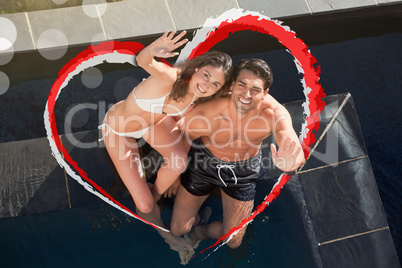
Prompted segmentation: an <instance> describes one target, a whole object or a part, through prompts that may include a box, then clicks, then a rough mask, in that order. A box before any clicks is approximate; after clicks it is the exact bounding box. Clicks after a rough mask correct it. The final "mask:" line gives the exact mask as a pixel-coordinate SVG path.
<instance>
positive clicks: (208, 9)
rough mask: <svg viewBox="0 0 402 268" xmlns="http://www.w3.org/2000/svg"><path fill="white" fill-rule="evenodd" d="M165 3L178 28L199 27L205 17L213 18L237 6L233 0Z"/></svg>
mask: <svg viewBox="0 0 402 268" xmlns="http://www.w3.org/2000/svg"><path fill="white" fill-rule="evenodd" d="M167 3H168V5H169V8H170V11H171V13H172V17H173V20H174V22H175V25H176V28H177V29H178V30H185V29H193V28H198V27H201V26H203V25H204V23H205V20H206V19H207V18H210V17H214V18H215V17H217V16H219V15H221V14H222V13H223V12H225V11H227V10H229V9H232V8H238V5H237V3H236V1H234V0H220V1H214V0H208V1H187V0H167ZM189 3H191V4H189Z"/></svg>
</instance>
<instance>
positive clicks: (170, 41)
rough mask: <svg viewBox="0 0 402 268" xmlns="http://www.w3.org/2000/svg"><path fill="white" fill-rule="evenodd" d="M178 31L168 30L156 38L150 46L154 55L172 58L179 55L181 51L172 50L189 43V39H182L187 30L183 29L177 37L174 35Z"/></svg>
mask: <svg viewBox="0 0 402 268" xmlns="http://www.w3.org/2000/svg"><path fill="white" fill-rule="evenodd" d="M175 34H176V32H174V31H173V32H171V33H169V31H166V32H165V33H164V34H163V35H162V36H161V37H159V38H158V39H156V40H155V41H154V42H153V43H152V44H151V45H149V46H150V49H151V51H152V53H153V54H154V56H156V57H159V58H170V57H174V56H177V55H179V52H172V51H174V50H175V49H176V48H178V47H181V46H182V45H184V44H185V43H187V41H188V39H183V40H180V39H181V38H182V37H183V36H184V35H185V34H186V31H182V32H181V33H180V34H179V35H177V36H176V37H175V36H174V35H175Z"/></svg>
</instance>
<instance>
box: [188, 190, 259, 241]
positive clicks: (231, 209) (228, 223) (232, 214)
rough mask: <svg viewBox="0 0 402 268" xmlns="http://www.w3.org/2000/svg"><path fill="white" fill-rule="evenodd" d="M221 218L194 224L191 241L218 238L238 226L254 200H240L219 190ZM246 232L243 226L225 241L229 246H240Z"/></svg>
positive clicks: (247, 215)
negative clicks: (206, 222)
mask: <svg viewBox="0 0 402 268" xmlns="http://www.w3.org/2000/svg"><path fill="white" fill-rule="evenodd" d="M221 194H222V207H223V220H222V221H216V222H212V223H210V224H206V225H199V226H196V227H195V228H194V229H193V231H192V232H191V233H190V238H191V240H192V241H197V240H203V239H215V240H217V239H219V238H220V237H222V236H223V235H224V234H226V233H227V232H229V230H230V229H232V228H233V227H236V226H239V225H240V223H241V221H242V220H244V219H245V218H247V217H249V216H250V214H251V212H252V210H253V206H254V200H250V201H240V200H237V199H234V198H232V197H230V196H228V195H227V194H226V193H225V192H224V191H222V190H221ZM245 233H246V227H243V229H241V231H240V232H238V233H237V234H236V235H235V236H233V238H232V239H231V240H230V241H229V242H228V243H227V245H228V246H229V247H230V248H237V247H239V246H240V244H241V242H242V240H243V236H244V234H245Z"/></svg>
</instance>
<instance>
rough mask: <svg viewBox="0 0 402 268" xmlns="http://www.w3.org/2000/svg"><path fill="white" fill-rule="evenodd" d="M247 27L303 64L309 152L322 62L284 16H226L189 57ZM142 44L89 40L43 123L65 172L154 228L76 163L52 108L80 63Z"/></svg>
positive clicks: (54, 93)
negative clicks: (277, 18)
mask: <svg viewBox="0 0 402 268" xmlns="http://www.w3.org/2000/svg"><path fill="white" fill-rule="evenodd" d="M243 30H252V31H256V32H259V33H263V34H269V35H271V36H273V37H275V38H276V39H277V40H278V41H279V42H280V43H282V44H283V45H284V46H285V47H286V48H287V49H288V50H289V51H290V53H291V54H292V55H293V56H294V57H295V63H296V66H298V69H299V71H300V70H302V72H303V79H304V80H303V81H302V82H304V83H303V87H304V93H305V95H306V103H308V104H307V106H305V108H307V109H308V111H307V117H306V119H305V125H304V127H305V128H306V129H305V130H303V133H302V135H303V136H304V137H303V141H302V147H303V152H304V154H305V156H306V157H307V156H308V154H309V150H310V146H311V145H312V144H313V143H314V142H315V141H316V139H315V134H314V133H313V132H312V130H315V131H317V130H318V127H319V123H320V117H319V114H320V113H321V112H322V110H323V109H324V107H325V102H324V101H323V100H322V98H323V97H324V96H325V93H324V91H323V88H322V87H321V85H320V84H319V82H318V81H319V73H320V68H319V66H316V67H314V64H316V63H317V60H316V59H315V58H314V57H313V56H312V55H311V53H310V52H309V50H308V47H307V45H305V44H304V43H303V41H302V40H301V39H299V38H297V37H296V34H295V33H294V32H293V31H290V30H287V29H286V27H283V26H282V25H281V24H280V22H278V21H273V20H270V19H269V18H267V17H264V16H261V15H260V14H258V13H250V12H248V13H244V15H242V16H241V17H240V18H238V19H235V20H233V21H230V20H229V19H228V20H225V21H222V22H221V23H220V24H219V26H217V27H215V28H214V29H213V30H211V31H210V32H208V34H207V35H206V39H205V40H204V41H203V42H200V43H199V44H198V45H197V46H196V47H195V48H194V49H193V50H192V52H191V54H190V55H189V57H188V58H189V59H191V58H194V57H196V56H198V55H201V54H203V53H205V52H207V51H209V50H210V49H211V48H212V47H213V46H214V45H215V44H217V43H219V42H220V41H222V40H223V39H226V38H227V37H228V36H229V33H234V32H237V31H243ZM143 48H144V46H143V45H142V44H140V43H137V42H118V41H108V42H103V43H100V44H99V45H97V46H91V47H89V48H88V49H87V50H85V51H82V52H81V53H80V54H78V55H77V56H76V57H75V58H73V59H72V60H71V61H70V62H69V63H68V64H66V65H65V66H64V67H63V68H62V69H61V71H60V72H59V77H58V78H57V79H56V81H55V82H54V84H53V86H52V88H51V90H50V93H49V96H48V101H47V103H46V108H45V113H44V123H45V129H46V132H47V137H48V139H49V143H50V147H51V149H52V153H53V155H54V157H55V158H56V160H57V161H58V163H59V164H60V165H61V166H62V167H64V168H65V169H66V171H67V173H68V174H69V175H70V176H71V177H72V178H73V179H75V180H77V181H78V182H79V183H80V184H82V185H83V186H84V188H85V189H87V190H88V191H89V192H91V193H92V194H95V195H97V196H99V197H101V198H102V199H103V200H104V201H105V202H107V203H109V204H110V205H112V206H114V207H116V208H118V209H120V210H121V211H123V212H125V213H126V214H128V215H130V216H132V217H134V218H137V219H139V220H141V221H143V222H145V223H147V224H149V225H151V226H152V227H154V228H157V229H163V228H161V227H159V226H157V225H154V224H152V223H150V222H148V221H146V220H144V219H142V218H141V217H139V216H138V215H136V214H135V213H134V212H132V211H130V210H129V209H128V208H127V207H125V206H123V205H122V204H121V203H119V202H118V201H117V200H115V199H114V198H113V197H112V196H110V195H109V194H108V193H107V192H105V191H104V190H103V189H102V188H101V187H100V186H98V185H97V184H96V183H95V182H94V181H93V180H91V179H90V178H89V177H88V175H87V174H86V173H85V172H84V171H83V170H82V169H81V168H79V167H78V165H77V163H76V162H75V161H74V160H73V159H72V158H71V156H70V155H69V154H68V152H67V150H66V148H65V147H64V146H63V144H62V143H61V140H60V136H59V135H58V132H57V125H56V119H55V114H54V108H55V104H56V100H57V98H58V96H59V94H60V91H61V89H62V88H63V87H65V86H66V85H67V83H68V80H69V79H71V75H70V74H72V73H74V72H77V70H78V69H79V68H80V66H81V68H82V65H83V64H84V63H85V62H87V61H90V60H91V59H94V58H97V57H102V56H106V55H109V54H115V55H129V56H133V57H134V55H136V54H138V52H139V51H140V50H141V49H143ZM299 67H300V68H299ZM70 166H72V167H73V169H74V170H75V171H76V172H78V175H77V174H76V173H75V172H74V170H73V169H71V168H70ZM289 179H290V176H289V175H288V174H282V175H281V176H280V177H279V179H278V182H277V183H276V184H275V186H274V187H273V189H272V191H271V192H270V193H269V194H268V195H267V196H266V197H265V199H264V201H263V202H262V203H261V204H260V205H259V206H257V208H256V210H255V211H254V212H253V213H252V214H251V216H250V217H248V218H246V219H244V220H243V221H242V222H241V224H240V225H239V226H237V227H234V228H232V229H231V230H230V231H229V232H228V233H227V234H225V235H224V236H222V237H221V238H220V239H218V240H217V241H216V243H214V244H213V245H211V246H210V247H208V248H206V249H205V250H203V251H201V252H200V253H199V254H201V253H203V252H204V251H206V250H208V249H210V248H212V247H215V246H216V245H218V244H219V243H220V242H223V241H225V239H227V238H229V239H230V237H231V236H233V235H234V234H235V233H237V232H238V231H239V230H240V229H241V228H243V227H244V226H246V225H247V224H248V223H250V222H251V221H252V220H253V219H254V218H255V217H256V216H257V215H258V214H259V213H261V212H262V211H263V210H264V209H265V208H266V207H267V206H268V205H269V203H270V202H272V201H273V200H274V199H275V198H276V197H277V196H278V195H279V194H280V191H281V188H282V187H283V186H284V185H285V184H286V183H287V182H288V180H289ZM94 188H95V189H96V191H95V190H94Z"/></svg>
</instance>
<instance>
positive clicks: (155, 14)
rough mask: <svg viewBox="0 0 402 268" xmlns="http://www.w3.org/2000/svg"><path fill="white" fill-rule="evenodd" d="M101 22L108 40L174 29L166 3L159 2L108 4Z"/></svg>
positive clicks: (159, 0) (158, 0)
mask: <svg viewBox="0 0 402 268" xmlns="http://www.w3.org/2000/svg"><path fill="white" fill-rule="evenodd" d="M101 20H102V23H103V26H104V28H105V32H106V34H107V36H108V38H112V39H120V38H129V37H133V36H144V35H152V34H159V33H163V32H164V31H166V30H169V31H173V30H175V29H176V28H175V26H174V23H173V20H172V18H171V16H170V12H169V9H168V6H167V5H166V2H165V1H161V0H157V1H123V2H116V3H109V4H108V5H107V10H106V12H105V13H104V15H102V16H101Z"/></svg>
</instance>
